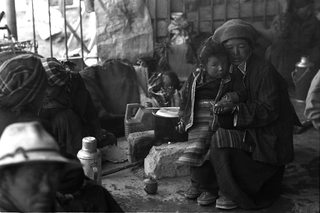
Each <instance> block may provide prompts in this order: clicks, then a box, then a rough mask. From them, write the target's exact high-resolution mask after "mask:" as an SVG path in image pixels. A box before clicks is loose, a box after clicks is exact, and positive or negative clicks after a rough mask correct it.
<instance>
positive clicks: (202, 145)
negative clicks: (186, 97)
mask: <svg viewBox="0 0 320 213" xmlns="http://www.w3.org/2000/svg"><path fill="white" fill-rule="evenodd" d="M211 110H212V109H211V107H206V106H205V107H203V106H198V107H197V108H196V109H195V115H194V122H193V125H192V127H191V128H190V129H189V130H188V142H189V143H190V145H189V146H188V147H187V148H186V150H185V151H184V153H183V154H182V155H181V156H180V157H179V159H178V160H177V162H176V163H179V164H183V165H189V166H201V165H202V163H203V162H204V161H205V159H206V155H207V153H208V150H209V147H210V142H211V137H212V135H213V133H214V131H213V130H212V128H211V126H212V120H213V116H212V115H211Z"/></svg>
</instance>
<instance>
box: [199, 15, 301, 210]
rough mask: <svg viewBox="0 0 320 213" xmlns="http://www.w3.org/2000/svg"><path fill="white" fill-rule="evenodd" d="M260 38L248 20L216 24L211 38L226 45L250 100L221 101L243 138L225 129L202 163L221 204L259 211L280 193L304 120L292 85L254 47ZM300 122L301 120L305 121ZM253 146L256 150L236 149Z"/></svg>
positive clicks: (223, 111)
mask: <svg viewBox="0 0 320 213" xmlns="http://www.w3.org/2000/svg"><path fill="white" fill-rule="evenodd" d="M258 37H259V34H258V32H257V31H256V29H255V28H254V27H253V26H252V25H250V24H249V23H247V22H244V21H241V20H238V19H232V20H229V21H227V22H226V23H224V24H223V25H222V26H220V27H219V28H217V30H216V31H215V33H214V35H213V37H212V39H213V41H215V42H219V43H221V44H223V45H224V46H225V47H226V49H227V51H228V56H229V59H230V62H231V64H232V65H231V68H230V70H232V72H233V73H234V75H235V76H236V79H238V80H239V79H240V80H241V82H242V85H243V86H244V87H245V88H246V92H247V97H248V100H247V101H246V102H239V103H237V104H234V103H233V102H218V103H216V104H215V106H214V112H215V113H216V114H217V116H218V117H220V116H222V115H231V116H232V117H233V126H234V127H235V128H238V129H242V130H243V135H242V137H240V138H239V137H233V135H232V133H231V131H230V130H229V129H227V128H223V127H220V128H218V129H217V131H216V132H215V133H214V135H213V136H212V139H211V144H210V161H211V164H207V165H202V166H201V167H198V175H199V176H201V172H202V171H208V170H210V169H211V170H213V173H214V175H213V176H212V177H211V181H212V182H213V184H216V190H218V191H219V192H218V194H219V198H218V199H217V200H216V208H220V209H233V208H237V207H238V206H239V207H240V208H243V209H259V208H265V207H267V206H269V205H271V204H272V203H273V202H274V201H275V200H276V199H277V198H278V196H279V193H280V190H281V182H282V178H283V174H284V168H285V165H286V164H288V163H289V162H291V161H292V160H293V153H294V152H293V126H294V124H300V122H299V120H298V117H297V115H296V113H295V110H294V108H293V105H292V104H291V102H290V99H289V95H288V92H287V84H286V82H285V80H284V79H283V78H282V77H281V75H280V74H279V73H278V72H277V70H276V69H275V68H274V66H273V65H272V64H271V63H269V62H267V61H265V60H263V59H260V58H258V57H257V56H256V55H255V54H254V53H253V46H254V43H255V41H256V40H257V38H258ZM300 125H301V124H300ZM237 145H241V146H244V145H246V146H249V147H251V148H252V150H244V149H240V148H238V147H237Z"/></svg>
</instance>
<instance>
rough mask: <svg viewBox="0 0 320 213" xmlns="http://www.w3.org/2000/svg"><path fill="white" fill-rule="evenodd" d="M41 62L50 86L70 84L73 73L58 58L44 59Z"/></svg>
mask: <svg viewBox="0 0 320 213" xmlns="http://www.w3.org/2000/svg"><path fill="white" fill-rule="evenodd" d="M41 61H42V65H43V67H44V69H45V71H46V73H47V76H48V80H49V85H50V86H62V85H65V84H66V83H67V82H68V80H69V78H70V72H71V71H70V69H68V68H67V67H65V66H64V65H63V64H62V63H61V62H59V61H58V60H57V59H56V58H43V59H41Z"/></svg>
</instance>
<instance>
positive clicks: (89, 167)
mask: <svg viewBox="0 0 320 213" xmlns="http://www.w3.org/2000/svg"><path fill="white" fill-rule="evenodd" d="M77 157H78V159H79V160H80V162H81V164H82V167H83V170H84V174H85V175H86V176H88V177H89V178H91V179H92V180H95V181H97V183H99V184H101V152H100V151H99V150H98V149H97V140H96V138H94V137H84V138H83V139H82V149H81V150H79V152H78V154H77Z"/></svg>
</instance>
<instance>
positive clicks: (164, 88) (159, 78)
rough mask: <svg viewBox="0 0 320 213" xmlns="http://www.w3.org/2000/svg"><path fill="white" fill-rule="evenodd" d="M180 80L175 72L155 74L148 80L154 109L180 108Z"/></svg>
mask: <svg viewBox="0 0 320 213" xmlns="http://www.w3.org/2000/svg"><path fill="white" fill-rule="evenodd" d="M179 89H180V80H179V77H178V75H177V74H176V73H175V72H173V71H165V72H161V73H155V74H154V75H152V76H151V77H150V79H149V80H148V94H149V95H148V96H149V99H150V103H151V105H152V106H154V107H178V106H179V99H180V97H179V93H178V90H179Z"/></svg>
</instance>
